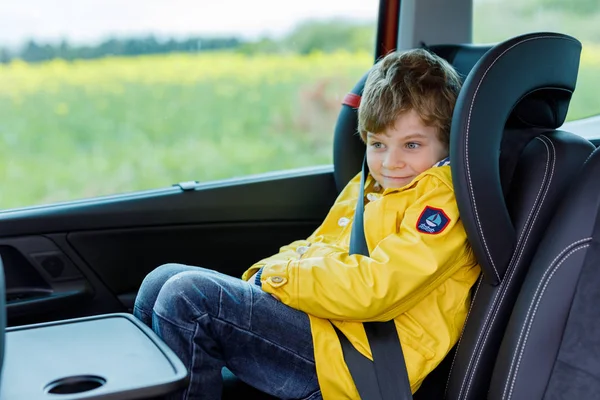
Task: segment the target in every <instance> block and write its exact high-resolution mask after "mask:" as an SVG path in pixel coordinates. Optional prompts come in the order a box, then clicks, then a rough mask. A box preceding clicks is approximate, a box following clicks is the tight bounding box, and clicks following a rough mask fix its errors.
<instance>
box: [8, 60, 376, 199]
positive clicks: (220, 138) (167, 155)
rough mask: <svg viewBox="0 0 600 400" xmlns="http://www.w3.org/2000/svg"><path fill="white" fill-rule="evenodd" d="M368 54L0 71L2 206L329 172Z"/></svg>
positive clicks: (19, 66) (56, 63) (19, 67)
mask: <svg viewBox="0 0 600 400" xmlns="http://www.w3.org/2000/svg"><path fill="white" fill-rule="evenodd" d="M371 63H372V56H371V55H370V54H367V53H361V54H349V53H336V54H330V55H322V54H313V55H310V56H283V55H277V56H269V55H262V56H256V57H252V56H244V55H240V54H231V53H221V54H219V53H212V54H211V53H202V54H198V55H180V54H177V55H166V56H146V57H136V58H106V59H100V60H94V61H78V62H74V63H66V62H63V61H53V62H49V63H43V64H35V65H28V64H25V63H20V62H16V63H12V64H9V65H6V66H0V140H1V141H2V143H1V145H0V157H1V158H2V160H4V161H3V162H2V163H0V176H1V177H2V178H1V179H2V184H3V190H2V191H1V192H0V193H1V194H0V207H2V208H7V207H17V206H24V205H32V204H42V203H48V202H54V201H62V200H71V199H78V198H86V197H91V196H98V195H106V194H114V193H126V192H131V191H134V190H143V189H152V188H159V187H164V186H169V185H171V184H173V183H176V182H180V181H185V180H199V181H206V180H212V179H219V178H228V177H235V176H242V175H248V174H253V173H260V172H266V171H272V170H280V169H288V168H295V167H301V166H309V165H316V164H327V163H330V162H331V152H332V149H331V142H332V137H333V135H332V133H333V126H334V124H335V119H336V117H337V112H338V111H339V107H340V102H341V98H342V97H343V95H345V94H346V93H347V91H348V90H349V89H351V88H352V86H354V84H355V83H356V81H357V80H358V79H359V78H360V77H361V76H362V75H363V74H364V73H365V71H367V70H368V68H369V66H370V64H371Z"/></svg>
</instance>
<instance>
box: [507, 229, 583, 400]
mask: <svg viewBox="0 0 600 400" xmlns="http://www.w3.org/2000/svg"><path fill="white" fill-rule="evenodd" d="M588 240H591V238H585V239H581V240H579V241H577V242H574V243H572V244H571V245H569V246H567V247H566V248H565V249H564V250H563V251H562V252H561V253H560V254H559V255H558V256H557V257H556V258H555V259H554V260H553V261H552V263H550V265H549V266H548V268H547V269H546V271H544V275H543V276H542V279H541V280H540V282H539V284H538V286H537V288H536V290H535V293H534V295H533V298H534V299H536V300H535V307H534V309H533V314H532V313H531V311H532V307H533V304H534V302H533V301H532V302H531V304H530V305H529V309H528V310H527V314H526V316H525V324H523V328H521V333H520V334H519V339H518V341H517V346H516V347H515V354H514V355H513V359H512V361H511V364H510V369H509V374H508V379H507V380H506V384H505V386H504V392H503V393H502V399H504V398H505V396H506V389H507V387H508V383H509V382H510V391H509V393H508V399H507V400H510V399H511V397H512V394H513V390H514V386H515V381H516V380H517V374H518V372H519V368H520V366H521V360H522V357H523V353H524V352H525V347H526V346H527V340H528V339H529V333H530V331H531V327H532V326H533V320H534V319H535V315H536V313H537V310H538V307H539V304H540V302H541V300H542V297H543V296H544V292H545V291H546V288H547V287H548V285H549V284H550V281H551V280H552V277H553V276H554V274H555V273H556V271H557V270H558V268H559V267H560V266H561V265H562V264H563V263H564V262H565V261H566V260H567V259H568V258H569V257H570V256H571V255H572V254H573V253H575V252H577V251H579V250H581V249H585V248H588V247H589V246H590V245H589V244H582V245H581V246H578V247H575V248H574V249H573V250H571V251H570V252H569V253H568V254H566V255H565V256H564V257H563V258H562V259H561V260H560V262H559V263H558V264H557V265H556V266H555V267H554V268H553V269H552V272H551V273H550V275H549V276H548V279H546V275H547V274H548V271H550V268H552V266H553V265H554V263H555V262H556V260H557V259H558V258H559V257H560V256H561V254H563V253H565V251H567V249H568V248H572V247H573V246H575V245H577V244H579V243H582V242H585V241H588ZM542 283H543V284H544V286H543V288H541V286H542ZM540 288H541V291H540ZM525 326H527V331H526V332H525V337H523V333H524V330H525ZM521 340H523V343H522V344H521ZM519 348H520V351H518V349H519ZM517 351H518V353H519V358H518V361H517V365H516V366H515V370H514V374H513V376H512V378H511V377H510V376H511V373H512V369H513V366H514V362H515V357H516V355H517Z"/></svg>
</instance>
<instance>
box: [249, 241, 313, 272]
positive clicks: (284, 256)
mask: <svg viewBox="0 0 600 400" xmlns="http://www.w3.org/2000/svg"><path fill="white" fill-rule="evenodd" d="M307 245H308V241H307V240H296V241H294V242H292V243H290V244H288V245H285V246H283V247H281V248H280V249H279V253H277V254H275V255H272V256H270V257H269V258H265V259H263V260H261V261H259V262H257V263H255V264H254V265H252V266H251V267H250V268H248V269H247V270H246V272H244V274H243V275H242V279H243V280H245V281H247V280H248V279H250V278H251V277H252V276H254V274H256V273H257V272H258V270H259V269H261V268H262V267H263V266H264V265H265V264H266V263H267V262H268V261H272V260H276V261H287V260H289V259H291V258H293V257H296V258H297V253H296V249H297V248H298V247H300V246H307Z"/></svg>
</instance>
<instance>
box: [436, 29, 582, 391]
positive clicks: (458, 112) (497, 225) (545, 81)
mask: <svg viewBox="0 0 600 400" xmlns="http://www.w3.org/2000/svg"><path fill="white" fill-rule="evenodd" d="M580 52H581V43H579V42H578V41H577V40H576V39H574V38H572V37H570V36H566V35H561V34H555V33H535V34H527V35H522V36H519V37H516V38H513V39H511V40H508V41H506V42H503V43H501V44H499V45H497V46H495V47H494V48H493V49H491V50H490V51H489V52H487V53H486V54H485V55H484V56H483V57H482V58H481V60H480V61H479V62H478V63H477V65H476V66H475V67H474V68H473V70H472V71H471V73H470V74H469V76H468V77H467V79H466V81H465V83H464V86H463V88H462V90H461V93H460V95H459V97H458V100H457V104H456V108H455V112H454V115H453V120H452V128H451V138H450V158H451V162H452V178H453V182H454V189H455V192H456V198H457V203H458V208H459V211H460V214H461V218H462V221H463V224H464V226H465V230H466V232H467V236H468V238H469V241H470V243H471V245H472V247H473V250H474V252H475V254H476V256H477V259H478V261H479V263H480V265H481V268H482V277H481V278H480V280H479V282H478V283H477V285H476V288H475V291H474V295H473V298H472V306H471V309H470V311H469V315H468V317H467V322H466V324H465V327H464V330H463V334H462V336H461V339H460V341H459V343H458V346H457V351H456V356H455V358H454V359H453V362H452V366H451V372H450V375H449V379H448V384H447V387H446V393H445V396H440V397H437V398H446V399H451V400H459V399H460V400H464V399H469V400H471V399H473V400H475V399H476V400H480V399H484V398H485V397H486V395H487V392H488V389H489V385H490V379H491V374H492V370H493V368H494V362H495V359H496V357H497V354H498V349H499V347H500V343H501V340H502V337H503V335H504V331H505V329H506V325H507V323H508V319H509V317H510V314H511V311H512V309H513V306H514V303H515V301H516V297H517V295H518V293H519V290H520V288H521V285H522V282H523V279H524V277H525V274H526V272H527V270H528V268H529V266H530V264H531V260H532V258H533V255H534V253H535V250H536V249H537V247H538V246H539V243H540V240H541V238H542V236H543V233H544V231H545V230H546V228H547V226H548V224H549V222H550V220H551V218H552V216H553V215H554V213H555V211H556V206H557V205H558V203H559V201H560V199H561V198H562V197H563V196H564V194H565V190H566V189H567V187H568V185H569V183H570V182H571V181H573V180H574V179H575V178H576V177H577V173H578V171H579V170H580V168H581V166H582V165H583V163H584V162H585V160H586V159H587V157H588V156H589V155H590V153H591V152H592V151H593V145H592V144H591V143H589V142H588V141H586V140H584V139H582V138H581V137H579V136H577V135H574V134H571V133H568V132H564V131H560V130H557V128H558V127H560V126H561V125H562V124H563V122H564V120H565V117H566V114H567V109H568V106H569V102H570V100H571V96H572V93H573V91H574V89H575V83H576V80H577V73H578V67H579V56H580ZM524 398H527V397H524Z"/></svg>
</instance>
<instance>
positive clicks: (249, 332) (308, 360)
mask: <svg viewBox="0 0 600 400" xmlns="http://www.w3.org/2000/svg"><path fill="white" fill-rule="evenodd" d="M222 292H223V291H222V289H221V290H220V293H219V300H220V299H221V293H222ZM179 295H180V296H181V298H183V299H184V300H185V302H186V303H188V304H189V305H190V307H192V308H193V309H194V310H195V311H196V312H198V314H200V315H198V316H197V317H196V318H194V319H192V322H193V323H194V324H196V325H197V323H198V320H199V319H200V318H202V317H204V316H206V315H209V316H210V314H208V313H206V312H205V313H201V312H200V311H199V310H198V309H197V308H196V307H195V306H194V304H193V303H192V302H191V301H190V300H189V299H188V298H187V296H186V295H185V294H184V293H182V292H179ZM220 309H221V301H219V311H220ZM154 313H156V311H154ZM156 315H158V316H159V317H161V318H163V319H164V320H166V321H168V322H170V323H171V324H173V325H175V326H177V327H178V328H181V329H185V330H187V331H188V332H194V331H193V330H191V329H189V328H186V327H182V326H180V325H179V324H176V323H174V322H173V321H171V320H169V319H168V318H165V317H164V316H162V315H160V314H158V313H156ZM212 318H213V319H214V320H216V321H219V322H222V323H224V324H227V325H231V326H233V327H235V328H237V329H240V330H242V331H244V332H246V333H247V334H250V335H253V336H256V337H259V338H261V339H262V340H264V341H265V342H267V343H270V344H271V345H273V346H275V347H279V348H280V349H282V350H285V351H287V352H288V353H291V354H295V355H296V356H298V357H299V358H301V359H303V360H305V361H307V362H310V363H312V364H313V365H314V363H315V362H314V360H310V359H308V358H306V357H303V356H302V355H300V354H298V353H296V352H294V351H292V350H291V349H288V348H286V347H283V346H280V345H279V344H278V343H275V342H272V341H270V340H268V339H265V338H264V337H262V336H260V335H257V334H255V333H254V332H251V331H250V330H248V329H247V328H243V327H241V326H239V325H238V324H234V323H232V322H229V321H225V320H224V319H222V318H219V316H218V315H217V316H214V317H212Z"/></svg>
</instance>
